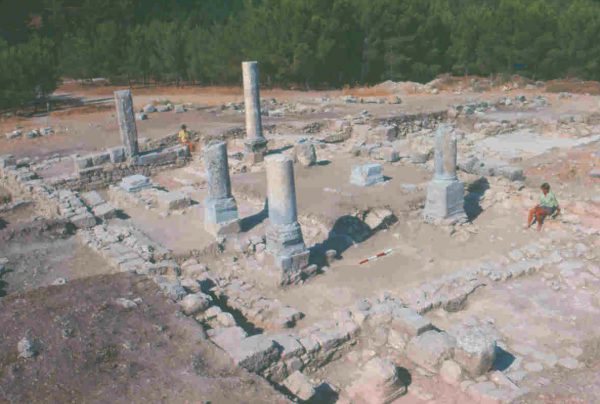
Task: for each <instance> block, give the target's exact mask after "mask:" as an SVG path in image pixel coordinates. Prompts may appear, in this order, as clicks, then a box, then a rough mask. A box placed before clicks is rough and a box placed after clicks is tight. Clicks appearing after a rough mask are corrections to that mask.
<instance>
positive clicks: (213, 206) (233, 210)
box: [204, 197, 239, 225]
mask: <svg viewBox="0 0 600 404" xmlns="http://www.w3.org/2000/svg"><path fill="white" fill-rule="evenodd" d="M238 217H239V216H238V210H237V203H236V201H235V199H234V198H233V197H230V198H222V199H212V198H206V199H205V200H204V224H205V225H214V224H221V223H228V222H231V221H233V220H237V219H238Z"/></svg>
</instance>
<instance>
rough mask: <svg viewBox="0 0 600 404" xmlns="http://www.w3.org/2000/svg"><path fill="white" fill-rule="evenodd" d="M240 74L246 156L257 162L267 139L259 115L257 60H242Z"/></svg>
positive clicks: (263, 154) (265, 149)
mask: <svg viewBox="0 0 600 404" xmlns="http://www.w3.org/2000/svg"><path fill="white" fill-rule="evenodd" d="M242 75H243V81H244V107H245V109H246V141H245V142H244V146H245V149H246V158H247V160H248V161H250V162H251V163H259V162H261V161H263V160H264V156H265V154H266V152H267V139H265V137H264V136H263V132H262V118H261V115H260V90H259V81H258V62H242Z"/></svg>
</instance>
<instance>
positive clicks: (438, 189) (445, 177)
mask: <svg viewBox="0 0 600 404" xmlns="http://www.w3.org/2000/svg"><path fill="white" fill-rule="evenodd" d="M434 164H435V166H434V167H435V174H434V177H433V180H432V181H431V182H430V183H429V185H428V186H427V199H426V201H425V209H424V211H423V218H424V219H425V221H427V222H430V223H443V224H455V223H464V222H466V221H467V215H466V214H465V210H464V204H465V196H464V191H465V189H464V185H463V183H462V182H460V181H459V180H458V177H457V175H456V137H455V136H454V134H453V133H452V128H451V127H450V126H449V125H440V127H439V128H438V130H437V133H436V138H435V155H434Z"/></svg>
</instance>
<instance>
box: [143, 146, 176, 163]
mask: <svg viewBox="0 0 600 404" xmlns="http://www.w3.org/2000/svg"><path fill="white" fill-rule="evenodd" d="M175 161H177V153H176V152H175V151H173V150H161V151H157V152H150V153H144V154H140V155H139V156H136V157H135V164H136V165H140V166H150V165H164V164H170V163H174V162H175Z"/></svg>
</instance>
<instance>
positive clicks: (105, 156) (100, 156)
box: [91, 152, 110, 166]
mask: <svg viewBox="0 0 600 404" xmlns="http://www.w3.org/2000/svg"><path fill="white" fill-rule="evenodd" d="M91 157H92V166H100V165H103V164H106V163H110V154H109V153H108V152H104V153H95V154H92V155H91Z"/></svg>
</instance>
